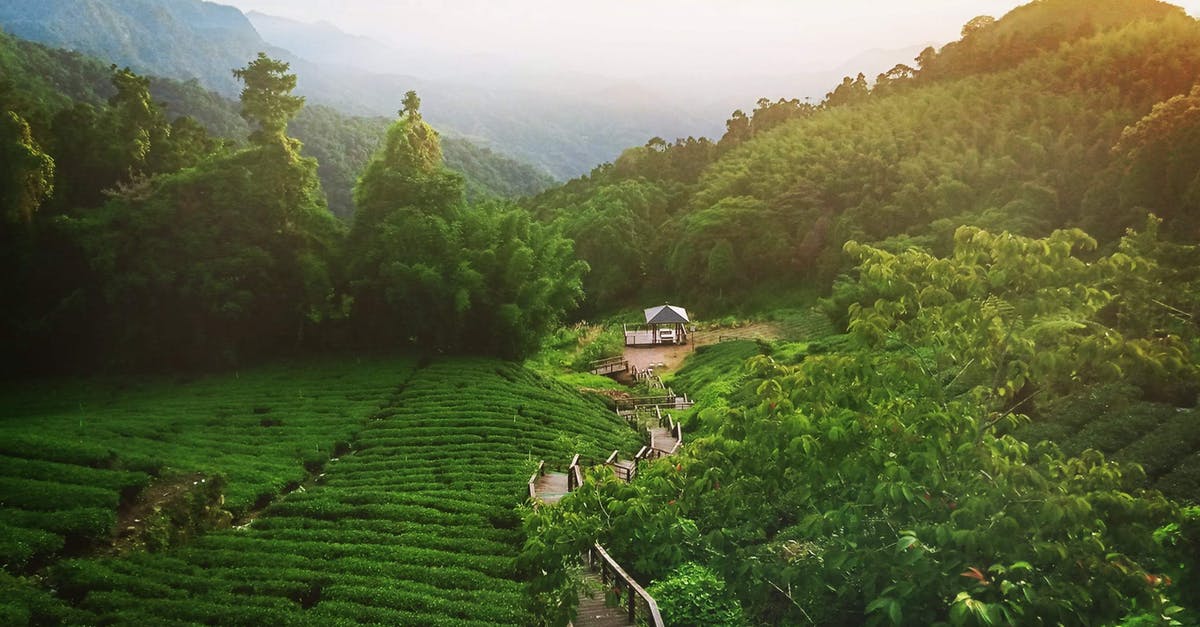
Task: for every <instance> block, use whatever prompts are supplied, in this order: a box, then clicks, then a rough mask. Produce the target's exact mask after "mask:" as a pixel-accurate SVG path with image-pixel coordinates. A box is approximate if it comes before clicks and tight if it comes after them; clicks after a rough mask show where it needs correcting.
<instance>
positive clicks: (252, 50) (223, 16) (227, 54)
mask: <svg viewBox="0 0 1200 627" xmlns="http://www.w3.org/2000/svg"><path fill="white" fill-rule="evenodd" d="M0 26H2V27H3V28H4V30H5V31H7V32H9V33H10V34H12V35H15V36H17V37H20V38H22V39H28V40H31V41H36V42H38V43H43V44H46V45H49V46H53V47H57V48H67V49H70V50H77V51H79V52H82V53H84V54H87V55H91V56H94V57H98V58H100V59H102V60H105V61H109V62H112V63H115V64H117V65H120V66H129V67H130V68H132V69H133V70H135V71H137V72H141V73H146V74H156V75H159V76H165V77H168V78H178V79H184V80H186V79H189V78H197V79H199V80H200V81H201V83H203V84H204V85H205V86H207V87H209V88H211V89H215V90H217V91H219V92H221V93H223V94H225V95H234V94H236V93H237V92H238V90H239V89H240V88H239V86H238V83H237V81H236V80H234V77H233V74H232V73H231V70H232V69H233V68H236V67H241V66H243V65H245V64H246V62H247V61H248V60H249V59H251V58H253V56H254V55H255V54H257V53H258V52H259V51H265V50H267V49H268V46H267V44H266V42H264V41H263V40H262V38H261V37H259V36H258V32H257V31H256V30H254V26H252V25H251V24H250V20H248V19H246V16H245V15H242V13H241V11H239V10H237V9H236V8H234V7H231V6H226V5H221V4H215V3H212V2H203V1H201V0H172V1H170V2H164V1H163V0H5V2H3V3H0Z"/></svg>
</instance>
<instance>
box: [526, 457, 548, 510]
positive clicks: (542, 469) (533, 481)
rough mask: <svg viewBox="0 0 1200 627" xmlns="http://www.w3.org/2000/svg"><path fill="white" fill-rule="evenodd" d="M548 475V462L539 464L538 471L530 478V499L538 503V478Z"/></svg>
mask: <svg viewBox="0 0 1200 627" xmlns="http://www.w3.org/2000/svg"><path fill="white" fill-rule="evenodd" d="M545 474H546V460H542V461H540V462H538V467H537V470H535V471H533V476H531V477H529V498H531V499H533V500H534V502H536V501H537V480H538V477H541V476H544V475H545Z"/></svg>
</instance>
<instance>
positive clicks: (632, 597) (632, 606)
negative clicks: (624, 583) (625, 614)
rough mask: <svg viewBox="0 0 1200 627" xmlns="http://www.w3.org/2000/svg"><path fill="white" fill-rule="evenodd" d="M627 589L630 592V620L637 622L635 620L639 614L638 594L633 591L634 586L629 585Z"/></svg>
mask: <svg viewBox="0 0 1200 627" xmlns="http://www.w3.org/2000/svg"><path fill="white" fill-rule="evenodd" d="M626 591H627V592H628V593H629V622H631V623H633V624H635V625H636V624H637V621H636V620H634V619H635V617H636V615H637V595H635V594H634V593H633V586H628V587H627V588H626Z"/></svg>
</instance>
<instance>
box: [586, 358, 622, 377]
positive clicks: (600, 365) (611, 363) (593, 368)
mask: <svg viewBox="0 0 1200 627" xmlns="http://www.w3.org/2000/svg"><path fill="white" fill-rule="evenodd" d="M589 367H590V369H589V370H588V372H591V373H592V374H599V375H605V374H613V373H617V372H625V371H626V370H629V360H627V359H625V358H624V357H609V358H608V359H598V360H596V361H593V362H592V363H591V364H590V365H589Z"/></svg>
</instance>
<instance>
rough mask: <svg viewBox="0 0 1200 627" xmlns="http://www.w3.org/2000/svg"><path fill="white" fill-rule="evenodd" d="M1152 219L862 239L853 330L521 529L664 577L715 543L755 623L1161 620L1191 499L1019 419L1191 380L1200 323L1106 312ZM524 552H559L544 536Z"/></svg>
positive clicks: (710, 553)
mask: <svg viewBox="0 0 1200 627" xmlns="http://www.w3.org/2000/svg"><path fill="white" fill-rule="evenodd" d="M1153 224H1154V223H1153V222H1152V223H1151V225H1153ZM1139 237H1140V236H1139V235H1131V236H1129V237H1128V238H1127V239H1126V246H1125V247H1123V248H1124V252H1117V253H1114V254H1112V255H1109V256H1104V257H1099V258H1095V257H1090V256H1089V253H1088V250H1089V248H1090V247H1091V246H1094V242H1092V241H1090V240H1089V238H1087V237H1086V236H1085V235H1083V234H1082V233H1080V232H1078V231H1057V232H1055V233H1053V234H1051V235H1050V236H1049V237H1047V238H1044V239H1029V238H1022V237H1019V236H1015V235H1011V234H1007V233H1004V234H990V233H988V232H986V231H981V230H978V229H973V228H969V227H964V228H961V229H959V230H958V232H957V233H956V235H955V242H956V244H955V247H954V249H953V251H952V253H951V254H949V255H947V256H945V257H936V256H933V255H930V254H928V253H926V252H923V251H919V250H909V251H905V252H903V253H900V254H893V253H890V252H887V251H886V250H883V249H880V248H874V247H867V246H863V245H861V244H854V243H852V244H848V245H847V249H848V251H849V252H850V253H851V254H852V255H854V256H855V257H857V258H858V259H859V260H860V262H859V265H858V267H857V269H856V272H855V275H854V276H855V278H853V279H852V280H847V281H846V282H844V283H843V284H842V285H841V286H839V288H838V289H837V290H836V292H835V298H834V300H833V301H832V302H831V303H830V305H829V307H830V308H831V309H834V310H839V309H840V310H841V311H843V312H844V313H845V315H846V316H847V318H848V328H849V331H850V333H849V335H848V337H847V338H846V339H845V340H843V341H841V342H839V343H835V344H830V343H821V342H817V343H813V344H811V345H809V347H808V348H807V349H806V350H805V351H803V352H801V353H800V356H799V357H798V363H789V362H788V361H787V360H782V361H777V360H774V359H771V358H770V357H768V356H765V355H763V356H758V357H753V358H751V359H750V360H749V361H748V364H749V372H748V373H747V374H746V375H745V376H746V377H747V379H746V380H744V381H739V380H738V377H739V376H743V375H739V374H738V373H733V374H732V375H731V376H727V377H725V379H726V380H727V381H728V382H729V383H728V384H727V387H726V388H725V389H724V390H723V393H722V394H721V396H722V397H724V401H723V402H711V401H706V403H705V405H704V406H702V408H701V409H700V410H699V415H698V416H697V418H696V419H694V420H691V421H688V424H689V426H691V427H692V428H695V429H699V431H700V433H699V434H697V436H694V437H692V438H691V439H690V441H689V442H690V443H689V445H688V447H686V449H685V452H684V454H683V459H682V460H681V461H676V460H669V461H668V462H666V463H660V464H656V465H654V467H652V468H651V469H648V470H647V471H646V472H645V477H644V478H643V479H640V480H639V481H638V482H637V483H636V484H635V485H634V486H620V485H612V484H610V483H608V482H605V481H600V480H597V481H596V482H595V483H594V484H589V485H588V486H585V488H584V489H583V490H581V491H580V492H579V493H578V494H577V495H573V496H571V497H570V498H568V499H565V500H564V501H563V503H562V504H561V506H560V507H561V509H562V511H559V512H554V513H549V514H542V513H535V514H533V515H532V516H531V519H530V521H529V523H528V524H529V525H530V526H531V528H533V529H537V530H539V532H540V535H543V536H545V535H549V534H547V533H546V532H545V531H544V529H545V528H547V527H550V528H554V529H556V530H557V531H556V532H555V533H556V534H557V536H559V537H562V538H565V539H566V540H565V541H560V544H559V546H565V547H567V548H566V550H567V551H571V550H575V548H576V547H575V545H574V544H575V543H586V542H587V541H589V540H591V539H600V540H601V541H603V542H604V543H605V544H606V545H608V546H609V547H610V548H611V549H612V550H613V551H614V552H615V554H616V555H618V556H619V557H618V559H623V560H627V561H626V562H625V563H627V564H628V565H629V566H630V567H631V568H634V569H636V570H637V571H638V572H639V573H640V574H641V575H643V576H644V577H646V578H649V579H655V580H657V579H659V578H663V577H666V579H664V581H669V580H670V577H669V576H668V575H667V571H669V569H671V568H673V567H676V566H680V565H683V564H684V563H685V562H687V561H689V560H691V561H695V560H697V559H699V560H700V561H702V563H707V564H708V565H710V566H711V567H712V568H713V569H714V570H715V571H716V572H717V573H718V574H720V575H721V578H723V580H724V581H725V582H726V585H728V586H729V588H730V589H731V590H732V591H733V592H734V594H735V595H736V597H737V598H738V599H739V600H740V601H741V602H742V603H743V604H744V605H745V606H746V607H747V609H748V610H749V611H750V612H751V614H752V615H753V617H754V622H761V623H788V624H800V623H808V622H815V623H817V624H831V623H838V624H846V623H860V622H866V623H878V624H913V625H925V624H933V623H937V622H949V623H952V624H1005V623H1009V624H1011V623H1056V624H1090V623H1093V622H1105V623H1108V622H1119V621H1121V620H1123V619H1126V618H1129V617H1133V616H1139V617H1144V618H1149V619H1150V620H1158V619H1160V618H1161V619H1162V620H1167V618H1165V617H1169V616H1174V615H1176V614H1178V613H1179V612H1181V611H1183V610H1181V609H1180V608H1179V607H1178V606H1176V604H1177V603H1180V602H1189V603H1190V602H1191V601H1194V599H1190V598H1189V597H1188V596H1187V595H1188V594H1189V593H1188V592H1187V591H1188V590H1191V589H1193V588H1194V581H1193V578H1194V577H1195V573H1194V572H1190V571H1188V570H1186V567H1184V566H1182V565H1183V564H1186V563H1187V560H1189V559H1191V558H1190V557H1188V556H1187V553H1186V549H1185V550H1180V546H1181V545H1180V544H1179V543H1175V544H1172V543H1171V542H1166V541H1165V540H1164V538H1165V536H1163V533H1166V532H1165V531H1164V532H1162V533H1159V532H1157V530H1158V529H1159V528H1160V527H1161V528H1163V529H1176V530H1177V529H1178V527H1177V525H1179V524H1180V523H1179V521H1180V520H1181V519H1182V518H1181V512H1180V510H1179V509H1178V506H1176V505H1175V504H1173V503H1172V502H1170V501H1168V500H1166V499H1165V498H1164V497H1163V496H1162V495H1161V494H1160V493H1158V492H1153V491H1147V490H1145V489H1144V487H1143V486H1144V483H1143V478H1144V474H1143V472H1142V470H1141V468H1140V467H1139V466H1133V465H1125V466H1119V465H1116V464H1114V463H1112V462H1110V461H1107V460H1106V459H1105V458H1104V456H1103V455H1102V454H1101V453H1099V452H1097V451H1095V450H1083V451H1079V452H1078V456H1075V457H1067V456H1065V455H1064V454H1063V453H1062V452H1061V451H1060V450H1059V448H1058V447H1056V446H1055V445H1054V444H1052V443H1050V442H1046V441H1039V442H1036V443H1026V442H1023V441H1021V440H1018V439H1016V438H1014V437H1013V436H1012V435H1010V434H1009V431H1010V430H1011V429H1012V428H1013V427H1014V426H1017V425H1019V424H1021V423H1023V422H1025V421H1027V420H1028V418H1027V417H1026V412H1027V411H1029V409H1030V408H1031V406H1033V405H1034V404H1036V403H1046V404H1047V405H1048V404H1049V401H1051V400H1054V399H1062V398H1066V397H1069V396H1070V395H1072V394H1076V393H1079V392H1080V391H1082V390H1087V389H1092V388H1094V387H1096V386H1098V385H1106V384H1111V383H1113V382H1116V381H1121V382H1124V383H1125V384H1126V385H1132V386H1137V385H1141V386H1143V388H1144V390H1145V392H1147V393H1154V392H1155V391H1156V390H1161V389H1163V388H1162V384H1164V383H1167V384H1172V385H1175V386H1182V387H1183V388H1186V389H1187V394H1188V395H1190V396H1191V397H1192V398H1194V396H1195V393H1196V391H1197V390H1196V387H1195V386H1196V383H1195V382H1196V381H1197V372H1196V365H1195V364H1196V362H1195V359H1194V357H1193V356H1192V355H1191V354H1190V348H1189V347H1190V345H1191V343H1192V342H1194V339H1195V336H1196V333H1195V331H1192V332H1191V334H1190V336H1189V337H1187V338H1183V337H1179V336H1173V335H1170V334H1166V335H1163V334H1161V333H1159V332H1157V331H1154V332H1152V334H1151V335H1149V336H1143V335H1141V329H1140V328H1138V327H1137V326H1133V325H1123V324H1121V323H1120V322H1119V318H1117V322H1114V323H1111V326H1110V325H1109V324H1106V316H1108V315H1111V308H1112V307H1113V306H1114V304H1113V300H1114V298H1115V296H1114V293H1115V292H1113V291H1110V290H1111V289H1112V287H1113V286H1114V285H1118V284H1121V283H1122V282H1124V281H1125V280H1127V279H1128V278H1129V277H1130V276H1132V275H1135V274H1137V273H1138V272H1139V270H1138V268H1139V267H1140V266H1141V265H1142V264H1145V263H1148V260H1147V259H1145V258H1143V257H1140V256H1135V255H1134V254H1133V253H1132V252H1131V251H1132V242H1134V241H1137V240H1138V239H1139ZM751 346H752V345H751ZM722 349H723V350H722V352H721V353H714V352H712V350H711V349H710V350H708V351H705V352H704V355H705V357H704V359H702V360H701V361H702V363H704V364H706V363H708V362H711V361H713V359H717V360H720V359H722V358H723V357H722V354H724V353H730V351H732V347H729V348H728V349H726V348H725V347H722ZM781 352H786V351H781ZM1080 356H1083V357H1084V358H1083V359H1080V358H1079V357H1080ZM705 378H706V377H705V376H703V375H701V376H699V377H692V376H691V375H689V374H688V371H687V370H686V369H685V372H684V373H683V375H681V377H680V378H678V379H677V383H678V382H679V381H688V380H694V381H698V382H699V381H703V380H704V379H705ZM714 383H715V382H714ZM1166 387H1167V388H1170V385H1167V386H1166ZM693 393H694V394H695V395H697V396H699V397H701V398H704V397H705V396H706V395H705V394H704V393H703V391H702V390H696V391H694V392H693ZM1191 498H1195V495H1194V494H1193V495H1191ZM1171 525H1176V527H1171ZM633 529H636V530H637V531H636V532H633V531H632V530H633ZM1193 531H1194V530H1193ZM531 535H532V534H531ZM550 537H554V536H550ZM1184 537H1185V538H1187V539H1185V540H1182V541H1181V542H1182V543H1183V544H1182V545H1183V546H1187V543H1188V542H1194V541H1195V538H1194V537H1192V536H1184ZM527 556H528V559H530V560H531V561H532V562H534V563H537V564H543V565H545V564H550V565H551V568H553V565H554V564H556V563H558V560H559V559H563V558H561V557H559V554H558V553H556V547H554V546H550V545H544V544H541V543H534V542H532V541H531V543H530V544H528V545H527ZM553 583H554V582H551V584H553ZM541 594H542V595H543V597H546V596H552V595H553V594H554V588H551V589H549V590H546V591H542V592H541ZM1081 607H1086V608H1088V609H1087V610H1086V612H1084V613H1080V610H1079V608H1081ZM1195 609H1196V608H1195V607H1194V606H1192V607H1191V608H1190V610H1191V611H1193V612H1194V611H1195ZM1187 616H1188V617H1192V618H1194V615H1193V614H1188V615H1187Z"/></svg>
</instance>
